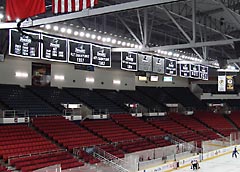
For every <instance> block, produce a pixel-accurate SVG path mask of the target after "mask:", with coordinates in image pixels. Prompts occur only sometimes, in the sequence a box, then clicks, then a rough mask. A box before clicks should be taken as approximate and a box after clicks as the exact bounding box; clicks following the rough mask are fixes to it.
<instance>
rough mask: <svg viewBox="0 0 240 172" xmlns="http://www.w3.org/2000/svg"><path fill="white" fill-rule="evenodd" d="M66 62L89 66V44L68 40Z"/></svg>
mask: <svg viewBox="0 0 240 172" xmlns="http://www.w3.org/2000/svg"><path fill="white" fill-rule="evenodd" d="M68 62H69V63H75V64H86V65H90V64H91V44H90V43H84V42H80V41H73V40H68Z"/></svg>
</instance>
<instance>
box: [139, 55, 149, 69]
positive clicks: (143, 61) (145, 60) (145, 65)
mask: <svg viewBox="0 0 240 172" xmlns="http://www.w3.org/2000/svg"><path fill="white" fill-rule="evenodd" d="M138 70H140V71H149V72H152V56H151V55H145V54H138Z"/></svg>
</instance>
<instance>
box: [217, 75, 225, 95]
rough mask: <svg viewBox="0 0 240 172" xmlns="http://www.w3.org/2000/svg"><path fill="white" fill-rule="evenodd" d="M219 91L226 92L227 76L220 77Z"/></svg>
mask: <svg viewBox="0 0 240 172" xmlns="http://www.w3.org/2000/svg"><path fill="white" fill-rule="evenodd" d="M218 91H219V92H225V91H226V76H225V75H223V76H218Z"/></svg>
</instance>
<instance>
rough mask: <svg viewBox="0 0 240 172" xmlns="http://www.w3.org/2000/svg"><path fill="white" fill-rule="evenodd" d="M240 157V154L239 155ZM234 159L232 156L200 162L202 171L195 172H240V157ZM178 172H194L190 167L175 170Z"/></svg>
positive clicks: (196, 171)
mask: <svg viewBox="0 0 240 172" xmlns="http://www.w3.org/2000/svg"><path fill="white" fill-rule="evenodd" d="M239 155H240V154H239ZM239 155H238V158H232V157H231V156H232V155H231V154H227V155H224V156H220V157H218V158H215V159H211V160H207V161H203V162H200V169H198V170H194V171H195V172H240V168H239V167H240V156H239ZM175 171H177V172H192V171H193V170H192V169H190V166H189V167H186V168H182V169H178V170H175Z"/></svg>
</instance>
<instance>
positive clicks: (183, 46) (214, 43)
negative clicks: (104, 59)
mask: <svg viewBox="0 0 240 172" xmlns="http://www.w3.org/2000/svg"><path fill="white" fill-rule="evenodd" d="M234 41H240V38H239V39H228V40H219V41H207V42H196V43H195V42H190V43H187V44H176V45H165V46H158V47H150V48H145V47H143V48H142V49H136V48H112V51H114V52H119V51H138V52H139V51H144V52H154V51H158V50H175V49H188V48H198V47H211V46H223V45H229V44H233V42H234Z"/></svg>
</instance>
